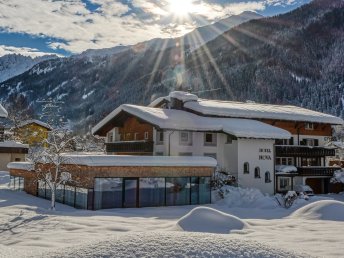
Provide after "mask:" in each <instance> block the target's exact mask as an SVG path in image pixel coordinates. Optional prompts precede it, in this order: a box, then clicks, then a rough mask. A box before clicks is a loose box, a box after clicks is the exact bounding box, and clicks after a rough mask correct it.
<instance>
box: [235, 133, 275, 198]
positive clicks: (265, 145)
mask: <svg viewBox="0 0 344 258" xmlns="http://www.w3.org/2000/svg"><path fill="white" fill-rule="evenodd" d="M273 144H274V140H261V139H238V168H239V169H238V170H239V171H238V184H239V186H243V187H254V188H258V189H260V190H261V191H262V192H263V193H268V194H273V193H274V181H275V172H274V146H273ZM260 149H264V150H265V149H266V150H270V152H260ZM260 155H262V156H267V157H270V159H265V160H264V159H259V156H260ZM245 162H249V165H250V173H249V174H244V163H245ZM255 167H259V168H260V178H255V175H254V169H255ZM266 171H269V172H270V179H271V182H270V183H265V172H266Z"/></svg>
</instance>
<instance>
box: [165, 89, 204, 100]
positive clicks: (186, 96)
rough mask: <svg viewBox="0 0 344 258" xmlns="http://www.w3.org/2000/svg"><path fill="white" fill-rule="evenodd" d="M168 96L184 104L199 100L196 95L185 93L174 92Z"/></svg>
mask: <svg viewBox="0 0 344 258" xmlns="http://www.w3.org/2000/svg"><path fill="white" fill-rule="evenodd" d="M168 96H169V98H176V99H179V100H181V101H183V102H187V101H197V100H198V97H197V96H196V95H194V94H191V93H188V92H184V91H172V92H171V93H170V94H169V95H168Z"/></svg>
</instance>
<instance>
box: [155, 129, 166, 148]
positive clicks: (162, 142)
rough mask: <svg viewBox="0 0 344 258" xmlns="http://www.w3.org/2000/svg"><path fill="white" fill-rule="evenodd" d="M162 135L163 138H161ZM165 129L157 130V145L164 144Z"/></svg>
mask: <svg viewBox="0 0 344 258" xmlns="http://www.w3.org/2000/svg"><path fill="white" fill-rule="evenodd" d="M161 137H162V139H161ZM164 138H165V137H164V131H160V130H156V133H155V141H156V145H163V144H164Z"/></svg>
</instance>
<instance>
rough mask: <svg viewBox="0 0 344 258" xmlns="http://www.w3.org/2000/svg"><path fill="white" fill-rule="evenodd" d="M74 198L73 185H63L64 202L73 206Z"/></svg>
mask: <svg viewBox="0 0 344 258" xmlns="http://www.w3.org/2000/svg"><path fill="white" fill-rule="evenodd" d="M74 200H75V187H74V186H69V185H66V186H65V191H64V203H65V204H67V205H69V206H73V207H74Z"/></svg>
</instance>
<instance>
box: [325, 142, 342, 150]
mask: <svg viewBox="0 0 344 258" xmlns="http://www.w3.org/2000/svg"><path fill="white" fill-rule="evenodd" d="M326 146H327V147H335V148H339V149H344V142H342V141H333V142H328V143H326Z"/></svg>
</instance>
